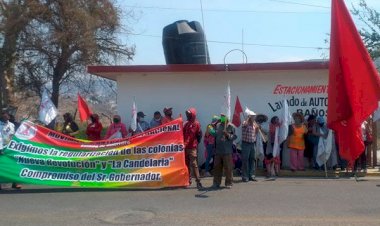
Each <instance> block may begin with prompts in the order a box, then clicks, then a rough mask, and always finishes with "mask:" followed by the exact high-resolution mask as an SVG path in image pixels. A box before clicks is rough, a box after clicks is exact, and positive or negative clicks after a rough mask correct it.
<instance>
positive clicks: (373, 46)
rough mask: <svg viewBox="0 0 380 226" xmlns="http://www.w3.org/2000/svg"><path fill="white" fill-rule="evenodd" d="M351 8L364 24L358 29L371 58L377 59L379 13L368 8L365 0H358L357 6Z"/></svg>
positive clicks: (378, 53) (379, 42) (379, 39)
mask: <svg viewBox="0 0 380 226" xmlns="http://www.w3.org/2000/svg"><path fill="white" fill-rule="evenodd" d="M353 8H354V9H353V10H352V13H353V14H354V15H355V16H357V17H358V18H359V20H360V21H362V22H363V23H364V24H365V25H366V27H365V28H362V29H361V30H360V31H359V32H360V35H361V36H362V38H363V40H364V43H365V45H366V46H367V49H368V52H369V53H370V55H371V57H372V59H377V58H379V57H380V48H379V47H380V13H379V12H377V11H376V10H374V9H372V8H370V7H369V6H368V5H367V3H366V1H365V0H360V2H359V7H354V6H353Z"/></svg>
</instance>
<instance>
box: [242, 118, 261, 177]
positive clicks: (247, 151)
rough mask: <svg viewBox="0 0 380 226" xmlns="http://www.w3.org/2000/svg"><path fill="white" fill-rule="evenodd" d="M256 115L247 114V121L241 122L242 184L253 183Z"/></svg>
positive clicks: (256, 130)
mask: <svg viewBox="0 0 380 226" xmlns="http://www.w3.org/2000/svg"><path fill="white" fill-rule="evenodd" d="M255 117H256V114H255V113H254V112H252V111H251V112H249V114H248V115H247V119H246V120H245V121H244V122H243V126H242V129H241V132H242V136H241V139H242V143H241V156H242V180H243V182H248V181H255V180H256V179H255V158H256V155H255V154H256V153H255V142H256V135H257V132H258V128H257V124H256V123H254V121H255Z"/></svg>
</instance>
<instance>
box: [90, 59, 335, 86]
mask: <svg viewBox="0 0 380 226" xmlns="http://www.w3.org/2000/svg"><path fill="white" fill-rule="evenodd" d="M323 69H328V61H311V62H308V61H303V62H281V63H254V64H227V65H225V64H172V65H125V66H88V67H87V72H88V73H90V74H94V75H97V76H100V77H103V78H107V79H111V80H114V81H116V80H117V76H120V75H126V74H130V73H176V72H185V73H186V72H224V71H241V72H249V71H276V70H323Z"/></svg>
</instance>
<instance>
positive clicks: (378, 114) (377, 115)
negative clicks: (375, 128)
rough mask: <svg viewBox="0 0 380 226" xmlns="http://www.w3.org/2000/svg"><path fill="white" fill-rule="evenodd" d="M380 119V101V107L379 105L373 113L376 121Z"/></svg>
mask: <svg viewBox="0 0 380 226" xmlns="http://www.w3.org/2000/svg"><path fill="white" fill-rule="evenodd" d="M379 119H380V102H379V107H377V109H376V111H375V112H374V113H373V121H374V122H376V121H377V120H379Z"/></svg>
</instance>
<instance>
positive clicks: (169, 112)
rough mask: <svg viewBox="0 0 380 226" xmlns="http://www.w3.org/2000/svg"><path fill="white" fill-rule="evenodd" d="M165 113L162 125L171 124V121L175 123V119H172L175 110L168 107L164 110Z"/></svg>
mask: <svg viewBox="0 0 380 226" xmlns="http://www.w3.org/2000/svg"><path fill="white" fill-rule="evenodd" d="M163 112H164V115H165V116H164V117H163V118H162V120H161V123H162V124H166V123H168V122H171V121H173V118H172V115H173V108H171V107H166V108H164V110H163Z"/></svg>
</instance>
